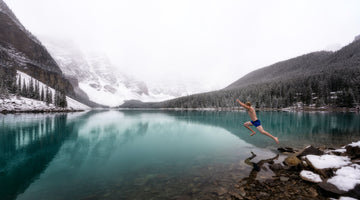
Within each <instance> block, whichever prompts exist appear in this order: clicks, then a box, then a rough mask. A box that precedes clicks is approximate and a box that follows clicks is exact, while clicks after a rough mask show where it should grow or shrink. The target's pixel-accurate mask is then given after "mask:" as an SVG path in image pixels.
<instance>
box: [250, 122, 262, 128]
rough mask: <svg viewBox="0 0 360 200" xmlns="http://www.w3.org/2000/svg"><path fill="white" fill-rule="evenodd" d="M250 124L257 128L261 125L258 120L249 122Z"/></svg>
mask: <svg viewBox="0 0 360 200" xmlns="http://www.w3.org/2000/svg"><path fill="white" fill-rule="evenodd" d="M251 123H252V124H253V125H254V126H255V127H258V126H260V125H261V123H260V120H255V121H251Z"/></svg>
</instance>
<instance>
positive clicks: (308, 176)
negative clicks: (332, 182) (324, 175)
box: [300, 170, 322, 183]
mask: <svg viewBox="0 0 360 200" xmlns="http://www.w3.org/2000/svg"><path fill="white" fill-rule="evenodd" d="M300 177H301V178H302V179H304V180H306V181H309V182H313V183H320V182H322V180H321V178H320V175H319V174H315V173H314V172H312V171H308V170H302V171H301V172H300Z"/></svg>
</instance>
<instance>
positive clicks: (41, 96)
mask: <svg viewBox="0 0 360 200" xmlns="http://www.w3.org/2000/svg"><path fill="white" fill-rule="evenodd" d="M40 101H45V92H44V86H42V87H41V92H40Z"/></svg>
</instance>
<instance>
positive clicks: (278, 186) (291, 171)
mask: <svg viewBox="0 0 360 200" xmlns="http://www.w3.org/2000/svg"><path fill="white" fill-rule="evenodd" d="M252 154H253V155H252V156H251V157H249V158H248V159H246V160H245V163H246V164H248V165H252V167H253V169H252V171H251V172H250V174H249V176H248V177H246V178H243V179H242V180H240V181H239V182H238V184H236V185H234V187H233V188H231V189H229V191H228V195H229V196H230V198H231V199H235V200H242V199H248V200H255V199H320V200H322V199H324V200H325V199H339V198H342V197H348V198H349V197H351V198H349V199H352V198H355V199H358V198H360V183H358V180H359V179H360V177H356V176H355V177H352V178H353V180H349V181H348V182H351V181H353V182H355V183H354V186H353V187H352V188H348V189H344V188H342V185H341V183H339V184H338V185H334V182H332V181H331V179H334V178H335V176H339V175H338V174H340V173H338V172H339V171H341V170H343V169H344V170H345V168H346V169H354V170H358V169H360V165H359V164H360V141H359V142H357V143H352V144H348V145H346V146H343V147H341V148H339V149H335V148H329V147H313V146H307V147H305V148H303V149H301V150H294V149H293V148H291V147H281V148H278V155H277V156H275V157H273V158H268V159H265V160H260V161H259V162H257V163H254V162H251V160H252V159H253V158H255V157H256V155H255V154H254V153H252ZM279 155H281V156H285V157H286V158H285V159H284V161H281V162H280V163H278V162H276V163H275V162H274V160H277V159H278V157H279ZM313 157H315V158H321V159H318V160H316V161H313V160H312V158H313ZM328 157H330V159H329V160H328V163H326V164H324V163H322V164H321V165H328V166H325V167H324V168H322V167H323V166H322V167H319V166H321V165H319V163H321V162H322V160H326V159H325V158H328ZM310 158H311V159H310ZM335 158H336V159H338V158H340V159H345V160H346V161H347V163H346V164H344V163H341V161H337V162H336V161H334V159H335ZM334 163H335V165H334ZM336 164H338V165H337V166H336ZM262 169H268V170H270V171H272V172H273V173H274V174H275V176H273V177H272V178H268V179H265V180H262V181H260V180H258V179H257V174H258V172H260V171H261V170H262ZM306 173H307V174H311V176H305V175H304V174H306ZM313 174H315V175H316V176H317V178H318V179H317V180H316V179H314V178H313V177H315V175H313ZM348 174H351V173H346V175H348ZM359 175H360V174H359ZM359 175H358V176H359ZM350 176H351V175H350ZM344 178H345V177H342V178H340V180H341V179H344ZM338 179H339V178H338ZM339 188H340V189H339Z"/></svg>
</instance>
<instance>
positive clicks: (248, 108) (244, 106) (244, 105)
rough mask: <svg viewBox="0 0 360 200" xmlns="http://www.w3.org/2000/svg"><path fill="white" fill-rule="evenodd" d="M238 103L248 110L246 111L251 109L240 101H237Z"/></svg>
mask: <svg viewBox="0 0 360 200" xmlns="http://www.w3.org/2000/svg"><path fill="white" fill-rule="evenodd" d="M236 101H237V102H238V103H239V104H240V105H241V106H242V107H244V108H246V109H249V108H250V107H249V106H247V105H246V104H244V103H243V102H241V101H240V100H239V99H236Z"/></svg>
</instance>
